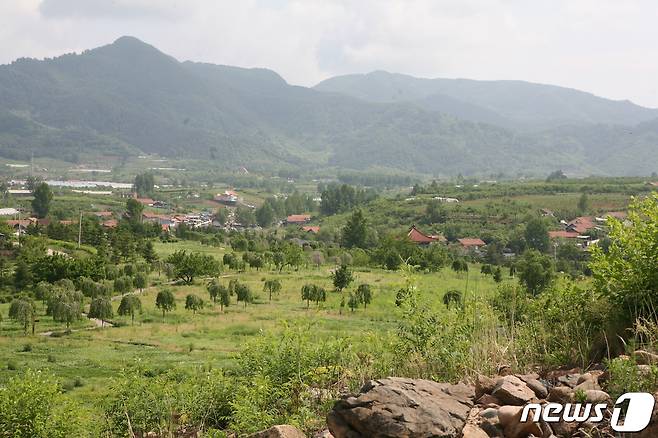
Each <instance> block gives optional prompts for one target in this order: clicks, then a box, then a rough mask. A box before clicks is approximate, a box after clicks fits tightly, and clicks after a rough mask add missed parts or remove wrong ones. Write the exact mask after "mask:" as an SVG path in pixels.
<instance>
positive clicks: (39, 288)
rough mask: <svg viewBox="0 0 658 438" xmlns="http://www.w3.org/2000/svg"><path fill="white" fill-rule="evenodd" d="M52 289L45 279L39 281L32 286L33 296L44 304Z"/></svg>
mask: <svg viewBox="0 0 658 438" xmlns="http://www.w3.org/2000/svg"><path fill="white" fill-rule="evenodd" d="M52 290H53V285H52V284H50V283H48V282H47V281H40V282H39V283H37V285H36V286H35V287H34V297H35V298H36V299H37V300H40V301H41V303H42V304H43V305H44V306H45V305H46V302H47V301H48V297H50V294H51V293H52Z"/></svg>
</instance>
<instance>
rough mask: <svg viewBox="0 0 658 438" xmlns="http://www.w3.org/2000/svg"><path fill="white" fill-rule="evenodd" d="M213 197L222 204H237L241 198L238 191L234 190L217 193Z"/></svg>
mask: <svg viewBox="0 0 658 438" xmlns="http://www.w3.org/2000/svg"><path fill="white" fill-rule="evenodd" d="M213 199H214V200H215V202H219V203H220V204H224V205H236V204H237V203H238V201H239V200H240V198H239V196H238V194H237V192H234V191H233V190H226V191H224V193H221V194H217V195H215V197H214V198H213Z"/></svg>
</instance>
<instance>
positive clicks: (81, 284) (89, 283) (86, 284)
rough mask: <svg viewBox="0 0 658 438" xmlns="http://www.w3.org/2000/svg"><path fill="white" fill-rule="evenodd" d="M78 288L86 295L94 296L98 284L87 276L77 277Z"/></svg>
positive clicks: (96, 293) (96, 292)
mask: <svg viewBox="0 0 658 438" xmlns="http://www.w3.org/2000/svg"><path fill="white" fill-rule="evenodd" d="M78 289H80V292H82V294H83V295H84V296H86V297H91V298H95V297H96V295H98V286H97V284H96V282H95V281H94V280H92V279H91V278H89V277H80V278H78Z"/></svg>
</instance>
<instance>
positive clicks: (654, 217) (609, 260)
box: [591, 193, 658, 327]
mask: <svg viewBox="0 0 658 438" xmlns="http://www.w3.org/2000/svg"><path fill="white" fill-rule="evenodd" d="M627 221H628V222H626V223H624V222H622V221H620V220H617V219H612V218H611V219H608V228H609V237H610V245H609V246H608V249H607V251H604V249H603V248H601V247H600V246H595V247H594V249H593V251H592V262H591V268H592V275H593V277H594V288H595V290H596V292H598V293H599V294H601V295H602V296H604V297H607V298H608V299H609V300H610V301H611V302H612V303H613V304H614V305H615V310H616V311H617V312H619V316H620V317H621V318H622V319H623V321H624V322H625V323H626V324H627V325H628V326H629V327H630V326H632V325H633V324H634V323H635V321H636V319H637V318H651V319H653V318H654V317H655V312H656V309H657V308H658V294H657V293H656V292H657V291H658V269H657V267H658V250H657V248H658V194H656V193H654V194H652V195H650V196H648V197H647V198H646V199H644V200H636V201H634V202H632V203H631V205H630V207H629V213H628V219H627Z"/></svg>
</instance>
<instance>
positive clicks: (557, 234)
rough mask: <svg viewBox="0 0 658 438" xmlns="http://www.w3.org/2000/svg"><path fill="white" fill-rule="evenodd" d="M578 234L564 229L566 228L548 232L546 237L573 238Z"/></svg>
mask: <svg viewBox="0 0 658 438" xmlns="http://www.w3.org/2000/svg"><path fill="white" fill-rule="evenodd" d="M579 235H580V234H578V233H576V232H575V231H566V230H558V231H549V232H548V237H549V238H550V239H575V238H577V237H578V236H579Z"/></svg>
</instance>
